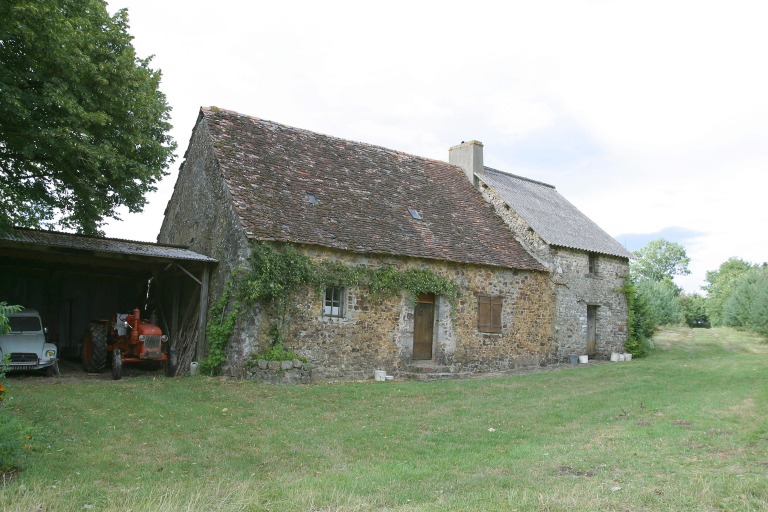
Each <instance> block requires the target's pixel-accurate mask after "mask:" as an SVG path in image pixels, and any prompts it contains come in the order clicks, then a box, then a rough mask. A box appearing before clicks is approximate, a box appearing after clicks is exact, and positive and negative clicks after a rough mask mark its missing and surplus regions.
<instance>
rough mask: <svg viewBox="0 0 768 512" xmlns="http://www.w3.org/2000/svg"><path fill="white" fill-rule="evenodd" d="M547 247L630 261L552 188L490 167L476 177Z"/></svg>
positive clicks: (622, 251) (625, 254)
mask: <svg viewBox="0 0 768 512" xmlns="http://www.w3.org/2000/svg"><path fill="white" fill-rule="evenodd" d="M478 178H480V179H481V180H482V181H483V182H485V183H486V184H487V185H488V186H489V187H491V189H493V190H494V191H495V192H496V193H497V194H498V195H499V196H500V197H501V198H502V199H503V200H504V201H505V202H506V203H507V204H508V205H509V206H510V207H511V208H512V209H513V210H515V211H516V212H517V213H518V214H519V215H520V216H521V217H522V218H523V219H524V220H525V221H526V222H527V223H528V225H529V226H531V228H532V229H533V230H534V231H535V232H536V233H538V234H539V235H540V236H541V237H542V238H543V239H544V240H545V241H546V242H547V243H548V244H550V245H556V246H560V247H569V248H572V249H580V250H583V251H588V252H595V253H601V254H607V255H611V256H619V257H622V258H630V257H632V255H631V253H630V252H629V251H627V250H626V249H625V248H624V247H623V246H622V245H621V244H620V243H619V242H617V241H616V240H615V239H614V238H613V237H611V235H609V234H608V233H606V232H605V231H603V230H602V229H601V228H600V226H598V225H597V224H595V223H594V222H593V221H592V220H591V219H590V218H589V217H587V216H586V215H584V214H583V213H581V212H580V211H579V210H578V208H576V207H575V206H573V205H572V204H571V203H570V202H568V200H567V199H565V198H564V197H563V196H561V195H560V193H559V192H558V191H557V190H556V189H555V187H553V186H552V185H547V184H545V183H540V182H538V181H533V180H529V179H526V178H522V177H520V176H515V175H513V174H508V173H505V172H502V171H498V170H496V169H491V168H490V167H485V168H484V172H482V173H480V174H478Z"/></svg>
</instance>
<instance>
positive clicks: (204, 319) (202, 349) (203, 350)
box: [197, 264, 210, 361]
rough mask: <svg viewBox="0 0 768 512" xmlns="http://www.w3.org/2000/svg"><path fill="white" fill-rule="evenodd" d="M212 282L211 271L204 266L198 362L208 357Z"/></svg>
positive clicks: (199, 318)
mask: <svg viewBox="0 0 768 512" xmlns="http://www.w3.org/2000/svg"><path fill="white" fill-rule="evenodd" d="M209 280H210V270H209V268H208V265H207V264H206V265H205V266H203V276H202V280H201V281H200V311H199V312H198V317H197V322H198V323H197V360H198V361H200V360H202V359H205V357H206V356H207V355H208V347H207V345H206V332H205V326H206V324H207V323H208V281H209Z"/></svg>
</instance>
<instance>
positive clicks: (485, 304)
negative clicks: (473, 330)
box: [477, 296, 501, 332]
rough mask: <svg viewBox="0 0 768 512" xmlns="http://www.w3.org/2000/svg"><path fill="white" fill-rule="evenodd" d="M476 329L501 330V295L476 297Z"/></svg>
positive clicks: (483, 330)
mask: <svg viewBox="0 0 768 512" xmlns="http://www.w3.org/2000/svg"><path fill="white" fill-rule="evenodd" d="M477 330H478V331H480V332H501V297H487V296H479V297H478V298H477Z"/></svg>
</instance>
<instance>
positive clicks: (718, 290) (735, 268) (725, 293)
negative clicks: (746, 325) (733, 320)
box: [703, 258, 753, 325]
mask: <svg viewBox="0 0 768 512" xmlns="http://www.w3.org/2000/svg"><path fill="white" fill-rule="evenodd" d="M752 267H753V265H752V264H751V263H749V262H747V261H744V260H742V259H740V258H729V259H728V260H727V261H725V262H724V263H722V264H721V265H720V268H718V269H717V270H710V271H708V272H707V274H706V276H707V277H706V279H707V283H708V284H707V285H705V286H704V287H703V289H704V290H705V291H706V292H707V314H708V315H709V319H710V321H711V322H712V325H723V306H724V305H725V302H726V301H727V300H728V299H729V298H730V297H731V295H732V294H733V291H734V289H735V287H736V282H737V280H738V278H739V277H740V276H741V275H742V274H744V273H746V272H748V271H749V270H750V269H751V268H752Z"/></svg>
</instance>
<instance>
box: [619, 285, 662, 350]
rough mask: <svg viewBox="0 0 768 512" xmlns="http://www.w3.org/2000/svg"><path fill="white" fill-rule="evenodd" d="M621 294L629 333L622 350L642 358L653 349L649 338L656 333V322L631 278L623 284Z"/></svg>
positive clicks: (644, 297)
mask: <svg viewBox="0 0 768 512" xmlns="http://www.w3.org/2000/svg"><path fill="white" fill-rule="evenodd" d="M623 292H624V295H625V296H626V298H627V309H628V310H629V321H628V330H629V332H628V333H627V341H626V342H625V344H624V348H625V350H626V351H627V352H629V353H630V354H632V357H643V356H644V355H646V354H648V352H650V350H651V349H652V348H653V340H652V339H651V336H653V334H654V332H656V327H657V324H656V320H655V318H654V316H653V312H652V311H651V307H650V304H649V303H648V298H647V297H646V296H644V295H642V294H640V293H638V290H637V286H636V285H635V283H634V281H633V280H632V279H631V278H629V279H627V280H626V282H625V283H624V287H623Z"/></svg>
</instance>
